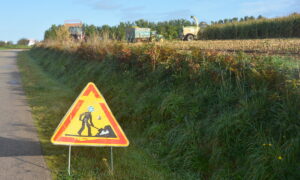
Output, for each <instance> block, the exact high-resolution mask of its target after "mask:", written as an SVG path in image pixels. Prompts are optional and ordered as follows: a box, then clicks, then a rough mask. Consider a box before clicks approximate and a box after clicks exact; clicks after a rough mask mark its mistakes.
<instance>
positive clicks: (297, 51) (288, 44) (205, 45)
mask: <svg viewBox="0 0 300 180" xmlns="http://www.w3.org/2000/svg"><path fill="white" fill-rule="evenodd" d="M159 44H162V45H165V46H168V47H171V48H176V49H179V50H191V49H195V48H196V49H203V50H216V51H227V52H235V51H244V52H246V53H269V54H292V55H300V38H295V39H294V38H293V39H252V40H200V41H192V42H186V41H166V42H163V43H159Z"/></svg>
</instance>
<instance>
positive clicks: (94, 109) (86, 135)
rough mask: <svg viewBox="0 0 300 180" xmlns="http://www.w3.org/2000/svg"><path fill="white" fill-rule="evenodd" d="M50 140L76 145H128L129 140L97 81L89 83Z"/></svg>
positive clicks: (59, 143) (55, 142) (58, 143)
mask: <svg viewBox="0 0 300 180" xmlns="http://www.w3.org/2000/svg"><path fill="white" fill-rule="evenodd" d="M51 142H52V143H53V144H57V145H76V146H123V147H124V146H128V145H129V141H128V140H127V138H126V135H125V134H124V132H123V130H122V129H121V127H120V125H119V124H118V122H117V121H116V119H115V117H114V115H113V114H112V112H111V110H110V109H109V107H108V105H107V103H106V101H105V99H104V98H103V96H102V95H101V93H100V92H99V90H98V89H97V87H96V86H95V84H94V83H88V85H87V86H86V87H85V88H84V89H83V91H82V92H81V94H80V95H79V96H78V98H77V99H76V100H75V102H74V103H73V105H72V106H71V108H70V109H69V111H68V112H67V114H66V115H65V116H64V117H63V119H62V120H61V122H60V124H59V125H58V127H57V129H56V130H55V132H54V135H53V136H52V138H51Z"/></svg>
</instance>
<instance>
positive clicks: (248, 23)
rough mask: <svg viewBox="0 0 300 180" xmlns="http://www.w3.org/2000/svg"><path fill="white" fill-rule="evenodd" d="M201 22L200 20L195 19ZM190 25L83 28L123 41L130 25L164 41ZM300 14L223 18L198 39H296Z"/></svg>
mask: <svg viewBox="0 0 300 180" xmlns="http://www.w3.org/2000/svg"><path fill="white" fill-rule="evenodd" d="M199 18H200V20H201V17H199ZM191 25H193V24H192V23H191V22H190V21H188V20H184V19H178V20H170V21H163V22H157V23H156V22H149V21H146V20H143V19H141V20H138V21H135V22H127V23H124V22H121V23H120V24H119V25H117V26H108V25H103V26H95V25H87V24H85V25H84V31H85V34H86V37H87V38H89V37H94V36H95V35H96V36H101V38H102V39H104V38H107V39H111V40H125V35H126V28H128V27H132V26H139V27H148V28H151V29H152V30H156V31H157V32H158V33H159V34H161V35H163V36H164V37H165V38H166V39H168V40H173V39H178V38H179V33H180V32H181V30H182V27H183V26H191ZM60 27H61V25H58V26H57V25H52V26H51V27H50V28H49V29H48V30H47V31H46V32H45V35H44V39H45V40H54V39H56V32H57V31H58V29H59V28H60ZM299 29H300V15H299V14H297V13H294V14H292V15H290V16H287V17H281V18H272V19H267V18H264V17H262V16H258V17H257V18H256V19H255V18H254V17H253V16H250V17H248V16H245V17H244V18H240V20H238V18H232V19H224V20H219V21H216V22H214V21H213V22H211V25H210V26H208V27H207V28H205V29H202V31H201V32H200V33H201V34H200V35H199V37H201V39H211V40H212V39H258V38H290V37H300V31H299Z"/></svg>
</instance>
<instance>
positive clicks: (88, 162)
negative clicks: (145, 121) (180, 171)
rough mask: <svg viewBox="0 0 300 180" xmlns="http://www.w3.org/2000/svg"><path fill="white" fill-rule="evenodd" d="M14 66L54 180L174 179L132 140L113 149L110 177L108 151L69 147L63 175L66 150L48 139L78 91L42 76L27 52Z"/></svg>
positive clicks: (51, 78)
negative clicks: (69, 161)
mask: <svg viewBox="0 0 300 180" xmlns="http://www.w3.org/2000/svg"><path fill="white" fill-rule="evenodd" d="M18 65H19V67H20V70H21V73H22V75H23V76H22V80H23V85H24V88H25V91H26V94H27V97H28V99H29V104H30V106H31V108H32V113H33V118H34V120H35V123H36V125H37V127H38V131H39V136H40V140H41V142H42V147H43V151H44V154H45V157H46V161H47V164H48V166H49V168H50V169H51V170H52V175H53V177H54V178H55V179H74V178H75V179H96V177H97V179H174V177H173V176H172V173H171V172H170V171H167V170H166V169H165V168H163V167H161V166H159V165H157V162H155V161H154V160H153V159H152V158H150V157H149V155H148V154H147V153H145V152H142V151H141V150H140V149H139V148H138V146H137V145H136V144H135V143H134V141H131V145H130V147H128V148H114V163H115V165H114V166H115V167H114V169H115V173H114V176H113V177H112V176H111V175H110V172H109V169H108V163H109V157H110V154H109V153H108V152H109V149H108V148H89V147H86V148H85V147H73V148H72V176H71V177H69V176H67V153H68V148H67V147H65V146H54V145H52V144H51V143H50V137H51V136H52V134H53V132H54V129H55V128H56V126H57V125H58V123H59V121H60V119H61V118H62V117H63V115H64V114H65V113H66V112H67V110H68V108H69V107H70V106H71V104H72V101H74V99H75V98H76V96H77V95H78V93H77V92H78V91H74V90H73V89H72V88H70V87H68V86H66V85H64V84H63V83H60V82H58V81H57V80H55V79H54V78H53V76H50V75H49V74H46V73H45V72H44V71H43V70H42V69H41V67H40V66H38V65H37V64H36V62H34V61H33V59H32V58H31V57H29V56H28V52H22V53H20V55H19V59H18ZM80 88H83V86H82V87H80ZM105 159H108V161H106V160H105Z"/></svg>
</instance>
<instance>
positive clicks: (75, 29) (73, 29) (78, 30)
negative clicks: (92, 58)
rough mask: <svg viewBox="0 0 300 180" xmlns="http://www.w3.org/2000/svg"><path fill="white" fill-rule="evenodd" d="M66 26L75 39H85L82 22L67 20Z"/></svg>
mask: <svg viewBox="0 0 300 180" xmlns="http://www.w3.org/2000/svg"><path fill="white" fill-rule="evenodd" d="M64 26H66V27H67V28H68V29H69V32H70V34H71V36H72V37H73V39H75V40H83V39H84V32H83V24H82V22H81V21H80V20H66V21H65V23H64Z"/></svg>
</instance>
